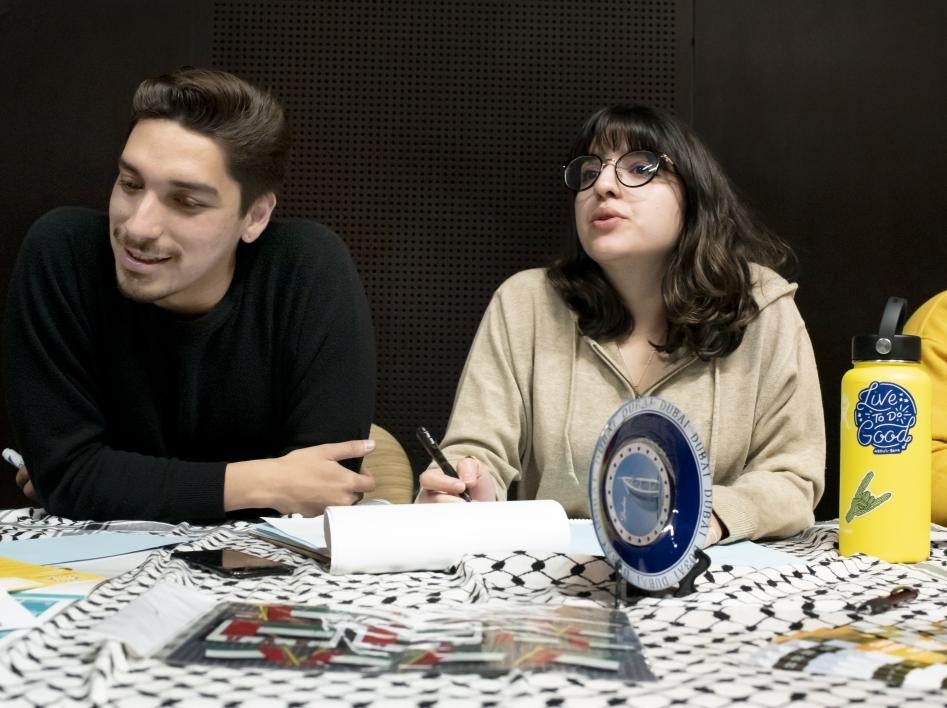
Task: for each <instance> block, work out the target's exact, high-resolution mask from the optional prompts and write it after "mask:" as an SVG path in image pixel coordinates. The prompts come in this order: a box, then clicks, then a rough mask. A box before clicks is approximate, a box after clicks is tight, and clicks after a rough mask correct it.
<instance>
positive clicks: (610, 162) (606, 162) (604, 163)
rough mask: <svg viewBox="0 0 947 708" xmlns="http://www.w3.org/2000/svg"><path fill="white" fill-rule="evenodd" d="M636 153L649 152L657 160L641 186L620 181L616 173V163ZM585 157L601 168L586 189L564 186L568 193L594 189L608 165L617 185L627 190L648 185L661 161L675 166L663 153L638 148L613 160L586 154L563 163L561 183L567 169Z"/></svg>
mask: <svg viewBox="0 0 947 708" xmlns="http://www.w3.org/2000/svg"><path fill="white" fill-rule="evenodd" d="M636 152H649V153H651V154H652V155H654V156H655V157H657V158H658V166H657V168H655V170H654V172H652V173H651V176H650V177H648V179H646V180H645V181H644V182H642V183H641V184H626V183H625V182H624V181H622V178H621V175H620V174H619V172H618V163H619V162H621V161H622V160H623V159H624V158H625V157H627V156H628V155H631V154H633V153H636ZM587 157H594V158H596V159H597V160H598V161H599V162H600V163H602V164H601V167H600V168H599V173H598V176H597V177H596V178H595V179H593V180H592V181H591V182H590V183H589V186H588V187H582V188H581V189H573V188H572V187H570V186H569V185H568V184H566V189H568V190H569V191H570V192H574V193H576V194H578V193H579V192H584V191H585V190H587V189H591V188H592V187H594V186H595V183H596V182H598V178H599V177H601V176H602V173H603V172H604V171H605V167H606V166H608V165H612V166H613V167H614V168H615V179H617V180H618V182H619V184H621V185H622V186H623V187H628V189H638V187H644V186H645V185H646V184H648V183H649V182H651V180H653V179H654V178H655V177H656V176H657V174H658V172H660V171H661V160H664V161H665V162H667V163H668V165H670V166H671V167H674V166H675V165H674V160H673V159H671V156H670V155H668V154H667V153H664V152H655V151H654V150H645V149H640V148H639V149H637V150H629V151H628V152H625V153H622V154H621V155H619V156H618V157H616V158H615V159H614V160H603V159H602V158H601V157H599V156H598V155H593V154H592V153H588V154H586V155H576V156H575V157H573V158H572V159H571V160H569V161H568V162H567V163H565V164H564V165H563V166H562V181H563V183H565V181H566V170H568V169H569V166H570V165H572V164H573V163H574V162H575V161H576V160H582V159H584V158H587Z"/></svg>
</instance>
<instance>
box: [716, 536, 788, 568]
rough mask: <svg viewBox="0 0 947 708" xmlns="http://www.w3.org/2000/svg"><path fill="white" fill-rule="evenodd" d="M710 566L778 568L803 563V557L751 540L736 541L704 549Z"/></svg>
mask: <svg viewBox="0 0 947 708" xmlns="http://www.w3.org/2000/svg"><path fill="white" fill-rule="evenodd" d="M706 550H707V555H708V556H710V564H711V566H715V565H716V566H720V565H733V566H744V567H750V568H778V567H780V566H783V565H805V564H806V561H805V559H804V558H800V557H799V556H794V555H792V554H791V553H786V552H785V551H780V550H777V549H775V548H770V547H768V546H764V545H762V544H759V543H754V542H753V541H738V542H737V543H730V544H727V545H721V546H711V547H710V548H708V549H706Z"/></svg>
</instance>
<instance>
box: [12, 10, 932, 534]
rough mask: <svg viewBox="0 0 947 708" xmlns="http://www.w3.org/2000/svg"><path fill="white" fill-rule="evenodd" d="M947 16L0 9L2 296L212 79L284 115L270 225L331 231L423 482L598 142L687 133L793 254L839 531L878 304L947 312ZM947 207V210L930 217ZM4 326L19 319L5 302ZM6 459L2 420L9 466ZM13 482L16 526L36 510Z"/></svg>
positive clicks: (385, 410) (562, 231)
mask: <svg viewBox="0 0 947 708" xmlns="http://www.w3.org/2000/svg"><path fill="white" fill-rule="evenodd" d="M945 11H947V6H945V5H944V4H943V3H941V2H940V1H939V0H907V1H905V2H898V3H894V2H884V1H882V0H857V1H856V0H833V1H832V2H828V1H827V0H818V1H817V0H798V1H797V2H793V3H785V2H780V1H779V0H714V1H713V2H711V1H710V0H688V1H683V0H668V1H666V2H662V1H660V0H622V1H597V2H562V1H556V0H548V1H541V0H532V1H526V0H511V1H510V2H500V1H494V2H480V3H474V2H453V3H444V2H434V1H433V0H430V1H422V0H414V1H411V2H396V3H390V2H380V1H378V2H323V1H322V0H309V1H303V0H294V1H290V0H286V1H285V2H283V1H276V0H270V1H268V2H250V1H246V2H237V1H231V0H218V1H217V2H213V1H212V0H194V1H188V0H160V1H156V2H151V3H119V2H116V1H115V0H85V1H84V2H82V3H75V2H70V1H68V0H58V1H53V0H29V1H27V0H22V1H20V2H7V3H5V4H3V3H2V2H0V60H2V62H3V63H2V66H3V67H4V71H3V72H0V95H2V96H3V104H2V108H0V120H2V128H3V129H2V130H0V154H2V155H3V156H4V168H3V169H2V170H0V186H2V187H3V189H0V200H2V201H0V204H2V214H3V216H4V231H3V234H2V236H0V283H3V284H5V283H6V282H7V279H8V277H9V270H10V267H11V266H12V262H13V258H14V256H15V253H16V250H17V248H18V246H19V243H20V240H21V239H22V237H23V234H24V233H25V230H26V228H27V227H28V225H29V223H30V222H31V221H32V220H33V219H35V218H36V217H37V216H39V214H41V213H42V212H43V211H45V210H47V209H48V208H50V207H52V206H55V205H58V204H66V203H69V204H86V205H90V206H97V207H101V208H104V207H105V204H106V200H107V195H108V190H109V184H110V182H111V180H112V178H113V171H114V161H115V158H116V156H117V153H118V150H119V148H120V146H121V143H122V140H123V138H124V131H125V124H126V120H127V111H128V103H129V98H130V96H131V92H132V90H133V88H134V86H135V84H136V83H137V82H138V80H140V79H141V78H143V77H145V76H148V75H153V74H156V73H159V72H161V71H164V70H167V69H170V68H173V67H176V66H179V65H182V64H194V65H206V64H213V65H216V66H219V67H221V68H226V69H230V70H234V71H236V72H238V73H240V74H242V75H244V76H246V77H247V78H249V79H251V80H255V81H257V82H259V83H262V84H265V85H268V86H271V87H272V88H273V89H274V91H275V92H276V93H277V94H279V95H280V96H282V97H283V98H284V99H285V102H286V104H287V107H288V109H289V112H290V116H291V119H292V121H293V123H294V126H295V131H296V137H297V146H296V151H295V153H294V156H293V163H292V169H291V176H290V180H289V184H288V188H287V190H286V193H285V194H284V195H283V197H282V201H281V205H280V207H279V211H280V213H282V214H284V215H299V216H308V217H312V218H315V219H318V220H321V221H323V222H325V223H327V224H329V225H330V226H332V227H333V228H334V229H336V230H337V231H338V232H339V233H340V234H341V235H342V236H343V238H345V240H346V242H347V243H348V244H349V246H350V248H351V249H352V252H353V255H354V257H355V259H356V261H357V263H358V266H359V269H360V271H361V273H362V276H363V279H364V281H365V285H366V288H367V290H368V292H369V297H370V299H371V302H372V307H373V311H374V316H375V324H376V330H377V333H378V342H379V367H380V372H379V373H380V390H379V400H378V416H377V418H378V420H379V422H380V423H382V424H383V425H385V426H386V427H389V428H390V429H392V430H393V432H395V434H396V435H397V436H398V437H399V438H400V439H401V440H402V441H403V442H404V443H405V444H406V446H407V447H408V449H409V453H410V454H411V456H412V458H413V460H414V462H415V467H416V468H417V467H420V466H421V465H422V464H423V463H424V462H425V461H424V459H423V456H422V455H421V451H420V450H419V449H418V447H417V446H416V445H415V444H414V440H413V437H412V434H411V431H412V429H413V427H414V426H415V425H417V424H419V423H423V424H426V425H428V426H429V427H431V428H432V429H433V430H435V432H436V433H440V432H441V431H442V430H443V427H444V425H445V424H446V420H447V415H448V413H449V407H450V400H451V397H452V394H453V389H454V385H455V383H456V379H457V376H458V374H459V372H460V369H461V367H462V365H463V360H464V356H465V354H466V349H467V346H468V344H469V342H470V339H471V337H472V335H473V331H474V328H475V326H476V323H477V321H478V320H479V317H480V315H481V313H482V310H483V308H484V306H485V305H486V302H487V299H488V298H489V294H490V292H491V291H492V290H493V289H494V287H495V286H496V285H497V284H498V283H499V282H500V281H502V280H503V279H504V278H505V277H506V276H508V275H509V274H511V273H512V272H514V271H516V270H519V269H521V268H526V267H530V266H534V265H541V264H544V263H546V262H548V260H549V259H550V258H551V257H552V256H553V255H554V254H555V253H557V251H558V250H559V247H560V245H561V244H562V242H563V240H564V239H565V238H566V237H567V234H568V229H567V227H566V223H567V221H568V197H567V196H566V195H565V194H564V193H563V191H562V190H561V189H560V188H559V185H558V180H559V171H558V165H559V163H560V161H561V160H562V158H563V157H564V155H565V153H566V152H567V150H568V147H569V144H570V143H571V140H572V137H573V135H574V133H575V131H576V129H577V127H578V125H579V123H580V122H581V120H582V118H584V117H585V116H586V115H588V114H589V113H590V112H591V111H592V110H594V109H595V108H597V107H598V106H599V105H601V104H604V103H607V102H611V101H615V100H642V101H647V102H651V103H655V104H658V105H661V106H664V107H667V108H671V109H672V110H675V111H676V112H677V113H678V114H679V115H681V116H682V117H683V118H684V119H685V120H693V122H694V124H695V126H696V128H697V129H698V132H699V133H701V134H702V135H703V136H704V137H705V139H706V140H707V142H708V143H709V144H710V145H711V146H712V147H713V148H714V150H715V152H716V153H717V154H718V156H719V157H720V158H721V161H722V162H723V163H724V165H725V167H726V168H727V170H728V171H729V172H730V174H731V175H732V177H733V178H734V180H735V182H736V183H737V185H738V187H740V188H741V189H742V191H743V192H744V194H746V195H747V197H748V198H749V200H750V202H751V203H752V205H753V206H754V207H755V208H756V209H757V211H759V212H760V213H761V215H762V217H763V218H764V220H765V221H767V222H768V223H769V224H770V225H771V226H772V227H774V229H775V230H776V231H778V232H779V233H780V234H782V235H783V236H784V237H786V238H787V239H788V240H789V241H790V242H791V243H792V245H793V246H794V247H795V248H796V250H797V252H798V254H799V256H800V267H799V270H798V273H797V276H798V280H799V282H800V286H801V287H800V292H799V297H798V302H799V304H800V308H801V310H802V312H803V315H804V317H805V318H806V319H807V321H808V322H809V325H810V331H811V333H812V338H813V341H814V343H815V347H816V354H817V358H818V361H819V365H820V370H821V374H822V382H823V390H824V395H825V403H826V419H827V423H828V430H829V434H830V448H829V449H830V453H829V460H828V470H829V472H828V479H829V481H830V491H829V494H828V495H827V498H826V501H825V503H824V504H823V506H822V507H820V510H819V515H820V516H821V517H823V518H824V517H832V516H835V515H836V514H837V509H836V508H835V507H836V505H837V501H836V498H835V497H834V496H833V495H834V494H837V491H836V490H837V485H835V484H834V482H835V476H836V474H837V472H836V470H837V430H836V428H837V417H838V401H837V391H838V381H839V378H840V376H841V373H842V371H844V369H845V368H846V367H847V358H848V357H847V342H848V338H849V337H850V335H851V334H852V333H854V332H856V331H867V330H869V329H871V328H873V327H874V326H875V325H876V324H877V323H876V320H877V317H878V315H879V314H880V307H881V304H882V303H883V300H884V298H885V296H887V295H888V294H892V293H897V294H902V295H905V296H906V297H908V298H909V300H910V301H911V304H912V306H914V305H917V304H920V301H921V300H922V299H923V298H924V297H927V296H928V295H930V294H932V293H933V292H934V291H936V290H938V289H942V288H943V287H947V285H945V283H944V276H943V275H942V269H939V268H937V267H936V264H937V263H941V262H943V256H944V248H945V247H944V245H943V239H942V238H940V237H939V236H940V231H941V223H940V222H941V220H939V219H937V213H936V212H937V209H938V207H939V205H940V202H941V200H942V195H944V194H945V193H947V191H945V186H947V185H945V183H944V180H945V177H944V172H943V170H941V169H940V165H939V162H940V156H942V155H944V154H947V150H945V145H944V142H945V141H944V139H943V138H942V136H941V134H940V132H939V130H938V128H939V124H940V123H942V122H944V118H945V117H947V105H945V96H944V88H943V81H942V78H941V71H940V67H943V66H945V65H947V49H944V48H943V44H944V43H943V42H941V41H940V35H941V34H942V29H943V28H944V27H945V26H947V23H945V19H947V18H945ZM938 197H941V199H938ZM0 304H2V296H0ZM8 440H9V426H8V421H7V420H6V418H5V416H4V415H0V443H5V442H6V441H8ZM21 503H22V500H21V499H20V498H19V497H18V496H17V495H16V494H15V493H14V491H13V483H12V475H9V474H0V505H3V506H10V505H19V504H21Z"/></svg>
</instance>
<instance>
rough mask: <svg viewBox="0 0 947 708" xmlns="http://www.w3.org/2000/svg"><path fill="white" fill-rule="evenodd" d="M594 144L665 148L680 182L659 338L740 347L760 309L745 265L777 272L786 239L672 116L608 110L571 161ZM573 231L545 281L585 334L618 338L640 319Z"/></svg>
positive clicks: (716, 351) (685, 347)
mask: <svg viewBox="0 0 947 708" xmlns="http://www.w3.org/2000/svg"><path fill="white" fill-rule="evenodd" d="M593 145H595V146H596V147H599V148H601V149H603V150H652V151H654V152H657V153H666V154H667V155H669V156H670V157H671V159H672V160H673V161H674V167H673V171H674V174H675V175H676V176H677V178H678V179H679V180H680V183H681V186H682V189H683V195H684V215H683V216H684V218H683V227H682V229H681V234H680V236H679V238H678V240H677V243H676V244H675V246H674V248H673V250H672V251H671V254H670V256H669V262H668V268H667V271H666V272H665V274H664V280H663V283H662V294H663V297H664V304H665V307H666V310H667V318H668V334H667V341H665V342H664V343H663V344H660V345H658V344H654V343H652V344H653V346H655V348H656V349H657V350H658V351H662V352H666V353H675V352H676V353H682V354H687V353H692V354H696V355H697V356H698V357H700V358H701V359H704V360H709V359H713V358H715V357H721V356H726V355H727V354H729V353H730V352H732V351H734V350H735V349H736V348H737V347H738V346H739V345H740V342H741V341H742V339H743V333H744V331H745V330H746V326H747V324H748V323H749V322H750V320H752V319H753V318H754V317H755V316H756V315H757V313H758V312H759V308H758V307H757V305H756V302H755V301H754V300H753V296H752V294H751V289H752V283H751V280H750V268H749V264H750V263H751V262H754V263H759V264H761V265H765V266H769V267H771V268H773V269H774V270H777V271H778V270H780V269H782V268H783V267H784V266H786V265H788V264H789V263H790V262H791V261H792V260H793V254H792V251H791V250H790V249H789V246H788V245H786V244H785V243H784V242H783V241H782V240H780V239H778V238H777V237H776V236H774V235H773V234H771V233H770V232H769V231H767V230H766V229H765V228H764V227H763V226H762V225H761V224H760V223H759V222H758V221H757V220H756V219H755V218H754V217H753V215H752V214H751V213H750V212H749V210H748V209H747V208H746V207H745V206H744V205H743V204H742V203H741V202H740V200H739V199H738V197H737V195H736V194H735V193H734V190H733V187H732V186H731V185H730V182H729V180H728V179H727V177H726V175H724V173H723V170H722V169H721V168H720V165H719V164H718V163H717V161H716V159H714V157H713V155H711V153H710V151H709V150H708V149H707V148H706V147H705V146H704V145H703V144H702V143H701V142H700V141H699V140H698V139H697V137H696V136H695V135H694V134H693V133H692V132H691V131H690V130H689V129H688V128H686V127H685V126H684V125H683V124H682V123H681V122H679V121H678V120H677V119H676V118H674V117H673V116H671V115H670V114H668V113H665V112H663V111H659V110H656V109H653V108H649V107H647V106H641V105H613V106H608V107H606V108H602V109H600V110H599V111H597V112H596V113H595V114H594V115H592V116H591V117H590V118H589V119H588V120H587V121H586V123H585V125H584V126H583V127H582V132H581V134H580V135H579V137H578V139H577V141H576V144H575V146H574V148H573V151H572V155H571V156H570V159H571V158H572V157H576V156H578V155H586V154H588V153H589V152H590V150H591V147H592V146H593ZM662 169H668V168H667V167H666V166H662ZM573 229H575V226H574V223H573ZM574 235H575V238H574V240H573V250H572V253H571V254H570V255H568V256H566V257H564V258H560V259H559V260H558V261H556V262H555V264H554V265H553V266H552V267H551V268H550V269H549V271H548V272H547V275H548V277H549V280H550V281H551V282H552V284H553V285H554V286H555V288H556V290H557V291H558V292H559V294H560V295H561V296H562V298H563V299H564V300H565V302H566V304H567V305H568V306H569V308H570V309H572V310H573V312H575V313H576V315H577V316H578V326H579V330H580V331H581V332H582V334H584V335H586V336H588V337H591V338H592V339H597V340H614V339H621V338H622V337H624V336H626V335H627V334H628V333H629V332H631V330H632V328H633V327H634V324H635V323H634V320H633V318H632V316H631V313H630V312H628V310H627V309H626V308H625V306H624V303H623V302H622V300H621V297H620V296H619V294H618V292H617V291H616V290H615V288H614V287H613V286H612V284H611V283H610V282H609V280H608V278H606V276H605V273H604V272H603V271H602V269H601V267H600V266H599V265H598V263H596V262H595V261H594V260H592V259H591V258H590V257H589V256H588V254H586V253H585V251H584V250H583V248H582V245H581V243H580V242H579V237H578V233H577V232H576V233H575V234H574Z"/></svg>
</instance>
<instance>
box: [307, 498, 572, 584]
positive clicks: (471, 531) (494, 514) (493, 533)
mask: <svg viewBox="0 0 947 708" xmlns="http://www.w3.org/2000/svg"><path fill="white" fill-rule="evenodd" d="M325 535H326V542H327V545H328V547H329V549H330V551H331V554H332V562H331V566H330V572H332V573H337V574H347V573H385V572H399V571H407V570H443V569H444V568H447V567H448V566H451V565H454V564H455V563H457V562H458V561H459V560H460V559H461V557H462V556H464V555H466V554H468V553H494V552H500V551H516V550H525V551H531V552H535V553H542V552H561V551H563V550H565V549H567V548H568V547H569V543H570V532H569V521H568V519H567V518H566V514H565V511H564V510H563V508H562V506H561V505H560V504H559V503H558V502H555V501H550V500H537V501H513V502H476V503H469V504H467V503H456V504H390V505H385V506H332V507H329V508H328V509H326V513H325Z"/></svg>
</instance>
